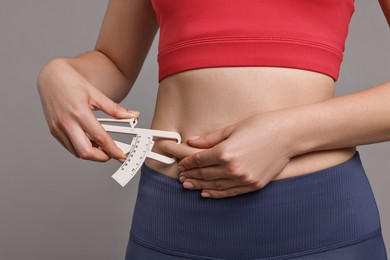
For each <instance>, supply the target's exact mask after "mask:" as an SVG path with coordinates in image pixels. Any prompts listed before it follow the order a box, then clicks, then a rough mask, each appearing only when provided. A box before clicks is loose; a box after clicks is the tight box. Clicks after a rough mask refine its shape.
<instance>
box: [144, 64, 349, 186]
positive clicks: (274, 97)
mask: <svg viewBox="0 0 390 260" xmlns="http://www.w3.org/2000/svg"><path fill="white" fill-rule="evenodd" d="M333 96H334V81H333V79H332V78H330V77H328V76H325V75H322V74H319V73H315V72H310V71H303V70H296V69H286V68H269V67H268V68H267V67H252V68H248V67H246V68H207V69H200V70H192V71H187V72H183V73H179V74H176V75H173V76H171V77H168V78H166V79H164V80H163V81H162V82H161V84H160V86H159V92H158V97H157V104H156V110H155V114H154V118H153V122H152V128H154V129H164V130H170V131H176V132H179V133H180V134H181V136H182V138H183V144H182V145H171V144H170V141H162V140H157V141H156V144H155V146H154V149H153V150H154V151H156V152H159V153H162V154H173V155H175V156H176V157H178V158H179V159H182V158H184V157H186V156H188V155H190V154H191V153H194V152H197V151H198V149H194V148H193V147H191V146H189V145H188V144H187V140H188V138H189V137H191V136H194V135H204V134H208V133H212V132H214V131H216V130H219V129H221V128H224V127H227V126H229V125H231V124H233V123H236V122H238V121H240V120H242V119H245V118H248V117H250V116H252V115H254V114H259V113H264V112H267V111H273V110H279V109H282V108H288V107H292V106H297V105H303V104H309V103H315V102H319V101H323V100H328V99H331V98H333ZM248 138H252V139H253V140H255V139H256V136H253V137H248ZM172 144H173V143H172ZM271 149H272V148H271ZM354 152H355V147H350V148H344V149H336V150H329V151H321V152H314V153H307V154H304V155H300V156H297V157H296V158H293V159H291V161H290V162H289V163H288V164H287V165H286V167H285V168H284V169H283V171H282V172H281V173H280V174H278V175H277V176H276V177H275V178H274V179H275V180H278V179H284V178H290V177H294V176H298V175H303V174H307V173H310V172H313V171H317V170H320V169H324V168H327V167H330V166H333V165H336V164H339V163H342V162H343V161H346V160H348V159H349V158H351V157H352V155H353V154H354ZM259 160H261V158H259ZM146 164H147V165H148V166H149V167H151V168H153V169H156V170H158V171H160V172H161V173H163V174H166V175H168V176H170V177H173V178H176V179H177V178H178V175H179V170H178V167H177V164H173V165H165V164H162V163H159V162H157V161H154V160H152V159H148V160H147V161H146Z"/></svg>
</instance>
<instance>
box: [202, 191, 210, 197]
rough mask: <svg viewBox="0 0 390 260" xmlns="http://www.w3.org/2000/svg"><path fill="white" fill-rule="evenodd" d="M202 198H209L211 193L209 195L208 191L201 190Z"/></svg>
mask: <svg viewBox="0 0 390 260" xmlns="http://www.w3.org/2000/svg"><path fill="white" fill-rule="evenodd" d="M200 195H201V196H202V197H203V198H211V195H210V193H208V192H204V191H203V192H202V193H201V194H200Z"/></svg>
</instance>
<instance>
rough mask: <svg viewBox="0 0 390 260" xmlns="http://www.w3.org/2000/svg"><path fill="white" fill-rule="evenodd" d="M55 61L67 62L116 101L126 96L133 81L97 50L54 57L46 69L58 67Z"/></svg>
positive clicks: (51, 71) (52, 71)
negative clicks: (68, 56)
mask: <svg viewBox="0 0 390 260" xmlns="http://www.w3.org/2000/svg"><path fill="white" fill-rule="evenodd" d="M57 62H66V63H67V64H69V65H70V66H71V67H72V68H74V69H75V70H76V71H77V72H78V73H80V74H81V75H82V76H83V77H84V78H85V79H86V80H87V81H88V82H90V83H91V84H92V85H93V86H94V87H95V88H97V89H98V90H99V91H101V92H102V93H103V94H104V95H106V96H107V97H108V98H110V99H112V100H113V101H115V102H117V103H119V102H120V101H122V100H123V99H124V98H125V97H126V96H127V94H128V93H129V91H130V89H131V87H132V85H133V83H134V81H135V79H134V80H132V81H133V82H130V80H129V79H128V78H126V77H125V76H124V75H123V74H122V73H121V71H120V70H119V69H118V68H117V67H116V65H115V64H114V63H113V62H112V61H111V60H110V59H109V58H108V57H107V56H105V55H104V54H102V53H101V52H98V51H89V52H86V53H83V54H81V55H79V56H77V57H75V58H64V57H61V58H56V59H54V60H53V61H52V62H50V63H48V64H47V65H46V67H49V69H47V70H46V71H49V72H50V73H55V72H56V69H57V68H59V67H60V66H56V63H57ZM50 67H52V68H50ZM44 71H45V70H44Z"/></svg>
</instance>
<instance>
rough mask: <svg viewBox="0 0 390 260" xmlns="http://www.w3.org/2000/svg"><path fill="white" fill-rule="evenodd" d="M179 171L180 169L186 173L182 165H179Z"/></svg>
mask: <svg viewBox="0 0 390 260" xmlns="http://www.w3.org/2000/svg"><path fill="white" fill-rule="evenodd" d="M177 169H179V171H180V172H184V171H185V169H184V167H183V166H181V165H178V166H177Z"/></svg>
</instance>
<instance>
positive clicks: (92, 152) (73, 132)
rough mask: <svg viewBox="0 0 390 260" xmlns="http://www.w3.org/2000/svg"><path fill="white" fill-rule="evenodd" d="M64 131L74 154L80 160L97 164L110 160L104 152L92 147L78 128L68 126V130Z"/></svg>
mask: <svg viewBox="0 0 390 260" xmlns="http://www.w3.org/2000/svg"><path fill="white" fill-rule="evenodd" d="M64 131H65V134H66V135H67V136H68V137H69V139H70V141H71V143H72V144H73V146H74V148H75V150H76V153H77V154H78V156H79V157H81V158H82V159H85V160H91V161H98V162H105V161H108V160H109V159H110V157H109V156H108V155H107V154H106V153H105V152H104V151H102V150H100V149H99V148H96V147H93V146H92V144H91V141H90V140H89V138H88V137H87V135H86V134H85V132H84V130H83V129H81V128H80V127H77V126H73V127H69V126H68V128H64Z"/></svg>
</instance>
